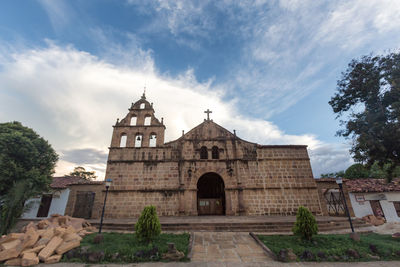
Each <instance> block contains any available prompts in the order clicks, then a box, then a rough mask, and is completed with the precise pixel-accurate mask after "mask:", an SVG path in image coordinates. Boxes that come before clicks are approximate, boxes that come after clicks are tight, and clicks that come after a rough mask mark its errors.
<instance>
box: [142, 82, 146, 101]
mask: <svg viewBox="0 0 400 267" xmlns="http://www.w3.org/2000/svg"><path fill="white" fill-rule="evenodd" d="M142 99H146V85H145V86H144V88H143V95H142Z"/></svg>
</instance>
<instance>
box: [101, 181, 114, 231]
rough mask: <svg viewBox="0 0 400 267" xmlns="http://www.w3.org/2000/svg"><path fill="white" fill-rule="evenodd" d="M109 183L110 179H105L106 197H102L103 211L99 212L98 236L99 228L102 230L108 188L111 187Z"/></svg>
mask: <svg viewBox="0 0 400 267" xmlns="http://www.w3.org/2000/svg"><path fill="white" fill-rule="evenodd" d="M111 182H112V180H111V179H106V195H105V197H104V204H103V211H102V212H101V219H100V227H99V234H101V228H103V217H104V210H105V209H106V201H107V194H108V189H109V188H110V186H111Z"/></svg>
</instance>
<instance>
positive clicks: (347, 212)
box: [336, 177, 354, 233]
mask: <svg viewBox="0 0 400 267" xmlns="http://www.w3.org/2000/svg"><path fill="white" fill-rule="evenodd" d="M336 183H337V184H338V185H339V190H340V194H341V195H342V199H343V203H344V208H345V209H346V214H347V217H348V218H349V223H350V228H351V232H353V233H354V228H353V222H352V221H351V217H350V212H349V208H348V207H347V203H346V198H345V196H344V193H343V179H342V177H337V178H336Z"/></svg>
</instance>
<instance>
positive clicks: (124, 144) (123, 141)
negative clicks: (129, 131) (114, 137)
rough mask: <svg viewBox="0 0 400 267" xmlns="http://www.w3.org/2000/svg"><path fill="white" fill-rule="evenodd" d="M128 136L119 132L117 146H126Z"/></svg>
mask: <svg viewBox="0 0 400 267" xmlns="http://www.w3.org/2000/svg"><path fill="white" fill-rule="evenodd" d="M127 139H128V137H127V136H126V134H125V133H123V134H121V138H120V139H119V147H126V141H127Z"/></svg>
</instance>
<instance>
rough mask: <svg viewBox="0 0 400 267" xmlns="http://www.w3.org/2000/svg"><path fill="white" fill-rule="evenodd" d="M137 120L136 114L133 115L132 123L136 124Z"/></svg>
mask: <svg viewBox="0 0 400 267" xmlns="http://www.w3.org/2000/svg"><path fill="white" fill-rule="evenodd" d="M136 122H137V117H136V116H132V117H131V123H130V125H132V126H135V125H136Z"/></svg>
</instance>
